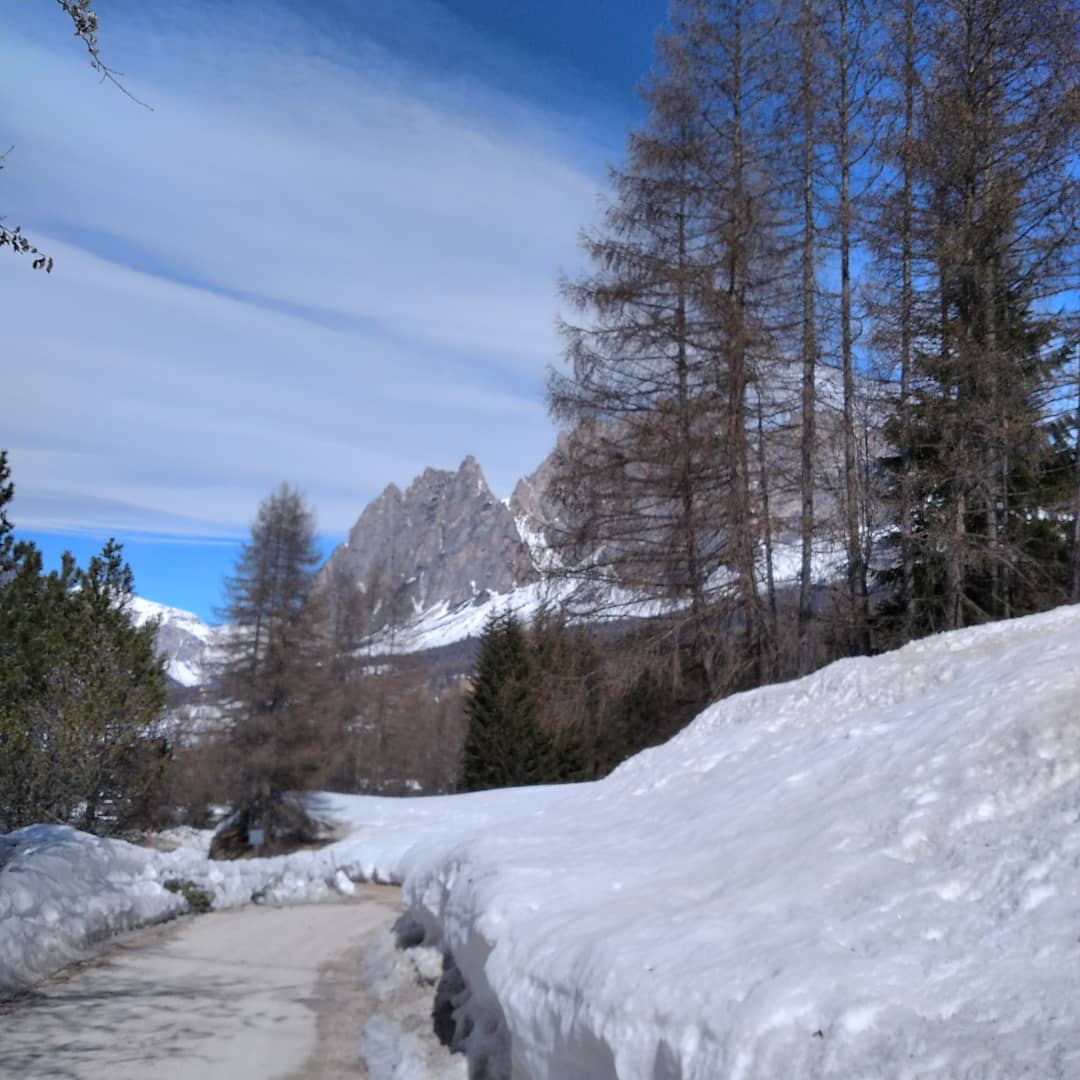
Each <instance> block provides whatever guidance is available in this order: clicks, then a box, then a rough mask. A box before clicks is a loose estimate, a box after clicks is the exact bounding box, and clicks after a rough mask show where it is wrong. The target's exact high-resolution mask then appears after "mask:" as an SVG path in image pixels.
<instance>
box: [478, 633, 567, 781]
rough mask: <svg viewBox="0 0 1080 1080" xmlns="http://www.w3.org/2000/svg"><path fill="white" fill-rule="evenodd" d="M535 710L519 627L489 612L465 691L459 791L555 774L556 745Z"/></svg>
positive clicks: (531, 674)
mask: <svg viewBox="0 0 1080 1080" xmlns="http://www.w3.org/2000/svg"><path fill="white" fill-rule="evenodd" d="M538 713H539V699H538V693H537V687H536V680H535V678H534V672H533V664H532V660H531V657H530V649H529V644H528V641H527V639H526V636H525V632H524V630H523V629H522V627H521V623H520V622H519V621H518V619H517V618H516V616H514V615H513V614H512V613H511V612H503V613H502V614H494V615H492V616H491V617H490V618H489V619H488V621H487V623H486V624H485V626H484V630H483V633H482V634H481V636H480V651H479V654H478V656H477V660H476V672H475V674H474V676H473V682H472V686H471V687H470V689H469V691H468V693H467V694H466V696H465V715H466V717H467V718H468V722H469V730H468V734H467V735H466V738H465V760H464V768H463V770H462V776H461V783H460V787H461V789H462V790H463V791H481V790H484V789H486V788H497V787H522V786H525V785H527V784H542V783H548V782H551V781H554V780H556V779H559V772H560V770H559V755H558V752H557V748H556V746H555V742H554V740H553V739H552V738H551V736H550V735H549V734H548V733H547V732H545V731H544V730H543V729H542V728H541V727H540V723H539V720H538Z"/></svg>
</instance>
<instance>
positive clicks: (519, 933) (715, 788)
mask: <svg viewBox="0 0 1080 1080" xmlns="http://www.w3.org/2000/svg"><path fill="white" fill-rule="evenodd" d="M1078 721H1080V607H1072V608H1062V609H1059V610H1057V611H1054V612H1050V613H1048V614H1045V615H1040V616H1035V617H1033V618H1028V619H1024V620H1017V621H1015V622H1011V623H999V624H996V625H993V626H989V627H984V628H981V629H977V630H969V631H962V632H960V633H956V634H951V635H942V636H939V637H936V638H932V639H927V640H925V641H921V642H916V643H914V644H912V645H909V646H907V647H906V648H904V649H901V650H899V651H897V652H895V653H891V654H888V655H886V656H881V657H877V658H873V659H862V660H851V661H843V662H840V663H837V664H833V665H832V666H830V667H828V668H826V669H824V670H823V671H821V672H818V673H816V674H815V675H812V676H809V677H808V678H805V679H802V680H799V681H797V682H792V683H788V684H785V685H781V686H774V687H768V688H765V689H762V690H758V691H754V692H752V693H748V694H743V695H739V696H736V697H733V698H730V699H728V700H726V701H723V702H721V703H719V704H717V705H716V706H713V707H712V708H710V709H708V710H707V711H706V712H705V713H703V714H702V715H701V716H700V717H699V718H698V719H697V720H696V721H695V722H694V723H693V724H691V725H690V727H688V728H687V729H686V730H685V731H684V732H683V733H682V734H681V735H679V736H677V737H676V738H675V739H673V740H672V741H671V742H669V743H667V744H666V745H664V746H662V747H659V748H656V749H654V750H650V751H647V752H645V753H643V754H640V755H638V756H637V757H635V758H633V759H631V760H630V761H628V762H627V763H625V764H624V765H623V766H622V767H621V768H620V769H618V770H617V771H616V772H615V773H614V774H613V775H612V776H611V777H609V778H608V779H607V780H604V781H601V782H598V783H593V784H583V785H576V786H568V787H548V788H539V789H518V790H511V791H501V792H491V793H481V794H475V795H464V796H449V797H441V798H425V799H405V800H394V799H381V798H362V797H347V796H331V795H325V796H318V797H316V798H315V799H314V800H313V804H314V807H315V808H316V809H317V810H318V811H319V812H321V813H322V814H324V815H325V816H327V817H332V818H334V819H336V820H337V821H338V822H339V823H340V824H341V825H342V827H343V828H347V829H348V830H349V835H347V836H346V837H345V838H344V839H343V840H341V841H339V842H338V843H336V844H333V845H331V846H330V847H327V848H324V849H322V850H321V851H316V852H303V853H299V854H297V855H293V856H288V857H285V858H279V859H265V860H251V861H248V862H243V863H233V864H212V863H209V862H207V860H206V859H205V857H204V856H203V855H202V854H201V853H200V852H198V851H197V850H194V849H183V850H179V851H175V852H172V853H169V854H159V853H155V852H147V851H142V850H139V849H136V848H132V847H129V846H128V845H123V844H114V843H110V842H108V841H99V840H94V839H92V838H89V837H84V836H81V835H80V834H76V833H73V832H71V831H70V830H58V829H53V828H50V829H44V828H41V827H38V828H36V829H31V830H24V831H23V832H22V833H15V834H11V835H10V836H9V837H7V838H5V839H4V840H0V863H5V861H6V865H3V868H2V869H0V985H6V986H8V987H9V988H10V987H12V986H17V985H19V983H20V981H27V980H32V979H34V978H38V977H40V976H41V975H43V974H44V973H46V972H47V971H49V970H52V969H54V968H55V967H57V966H58V965H59V964H61V963H63V962H64V961H65V959H67V958H68V957H69V956H71V955H72V954H73V953H74V952H75V951H76V950H77V949H78V948H79V947H81V946H82V945H83V944H85V942H86V940H87V939H89V938H91V937H93V936H94V935H95V934H101V933H104V932H108V931H109V930H112V929H119V928H122V927H125V926H128V925H131V924H132V923H133V922H136V921H139V920H142V919H149V918H155V917H162V916H164V915H167V914H168V913H169V912H170V911H174V910H176V909H177V907H178V906H179V902H178V898H176V897H174V896H173V895H172V894H168V893H166V892H165V891H164V889H163V888H162V884H163V882H164V880H165V879H166V878H167V877H169V876H183V877H187V878H190V879H192V880H193V881H196V882H197V883H199V884H201V885H203V886H204V887H206V888H208V889H209V890H210V891H212V892H213V893H214V896H215V900H216V902H217V903H218V904H219V905H222V904H233V903H241V902H244V901H245V900H246V899H248V898H250V896H251V895H252V893H254V892H261V893H262V894H263V895H264V896H265V897H266V898H268V899H273V900H288V899H290V898H298V897H305V898H312V897H315V898H317V897H318V896H320V895H321V896H325V895H328V894H329V893H330V892H331V891H332V890H335V889H337V890H339V891H347V890H348V888H349V883H350V880H351V879H354V878H358V877H368V878H371V877H378V878H382V879H385V880H397V881H401V882H403V884H404V897H405V906H406V908H407V911H408V914H409V916H410V917H411V918H412V919H413V920H414V921H415V923H416V924H417V925H418V927H421V928H422V929H423V931H424V934H425V944H426V945H428V946H437V947H439V948H441V949H443V950H444V951H445V952H446V953H448V954H449V955H450V956H451V957H452V962H453V964H454V965H456V968H457V972H458V973H459V975H460V977H461V978H462V979H463V980H464V987H465V989H464V990H462V991H461V992H460V993H459V994H458V995H457V996H456V998H455V1001H456V1002H457V1004H458V1006H459V1014H458V1015H459V1020H460V1021H461V1025H460V1030H461V1031H462V1032H463V1031H464V1030H465V1027H466V1026H467V1027H468V1029H469V1031H470V1035H469V1039H468V1040H467V1041H468V1042H469V1043H470V1044H471V1048H472V1050H473V1053H474V1055H475V1056H477V1057H486V1058H487V1059H488V1060H487V1067H488V1073H487V1075H489V1076H491V1077H506V1076H509V1075H511V1073H512V1075H513V1076H514V1077H515V1078H528V1080H556V1078H561V1080H565V1078H567V1077H574V1078H581V1080H616V1078H617V1080H645V1078H650V1080H676V1078H678V1080H714V1078H716V1077H725V1078H732V1080H750V1078H778V1080H779V1078H783V1080H787V1078H790V1077H799V1078H837V1080H839V1078H841V1077H842V1078H845V1080H850V1078H856V1077H859V1078H862V1077H875V1078H878V1077H889V1078H897V1080H900V1078H905V1080H915V1078H917V1077H920V1078H929V1077H935V1078H941V1080H945V1078H949V1080H954V1078H962V1077H963V1078H971V1080H975V1078H978V1080H991V1078H1001V1080H1017V1078H1019V1077H1031V1078H1039V1080H1049V1078H1054V1077H1056V1078H1062V1080H1065V1078H1075V1077H1078V1076H1080V963H1078V961H1080V903H1078V899H1077V898H1078V897H1080V727H1078ZM466 1018H467V1019H468V1025H465V1023H464V1021H465V1020H466Z"/></svg>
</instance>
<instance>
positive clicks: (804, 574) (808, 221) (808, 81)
mask: <svg viewBox="0 0 1080 1080" xmlns="http://www.w3.org/2000/svg"><path fill="white" fill-rule="evenodd" d="M816 14H817V13H816V9H815V4H814V0H803V4H802V8H801V11H800V19H801V26H800V35H799V53H800V64H801V72H802V74H801V83H800V90H799V92H800V97H801V98H802V123H803V154H802V189H803V225H802V401H801V408H802V432H801V446H800V459H801V462H800V464H801V470H800V478H799V483H800V487H801V494H802V510H801V514H800V522H799V524H800V534H801V535H800V540H801V545H802V561H801V565H800V568H799V657H798V665H799V671H800V673H802V674H805V673H806V672H808V671H810V670H811V669H812V668H813V664H814V657H813V644H812V641H811V619H812V615H813V610H812V606H813V586H814V583H813V552H814V485H815V482H816V478H815V475H814V472H815V470H814V458H815V447H814V443H815V440H816V438H817V434H816V424H815V416H816V411H817V402H816V387H815V372H816V368H817V350H818V346H817V312H816V305H815V299H816V295H815V293H816V288H817V283H816V280H815V262H814V134H815V127H816V123H817V120H816V112H817V103H816V100H815V94H814V74H815V70H814V69H815V62H814V48H813V46H814V40H813V38H814V34H813V28H814V23H815V18H816Z"/></svg>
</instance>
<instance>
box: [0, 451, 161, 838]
mask: <svg viewBox="0 0 1080 1080" xmlns="http://www.w3.org/2000/svg"><path fill="white" fill-rule="evenodd" d="M12 493H13V489H12V485H11V483H10V476H9V471H8V467H7V459H6V456H5V455H4V453H3V452H2V451H0V832H4V831H9V830H11V829H17V828H21V827H22V826H24V825H30V824H33V823H34V822H57V823H62V824H72V825H78V826H80V827H82V828H84V829H88V830H91V831H93V832H98V833H111V832H116V831H119V830H122V829H124V828H127V827H129V826H134V825H141V824H142V823H143V821H144V819H145V815H146V813H147V812H148V809H149V808H150V806H151V805H152V802H153V798H154V793H155V788H156V787H158V786H160V783H161V779H162V774H163V771H164V768H165V766H166V765H167V757H168V746H167V744H166V743H165V742H164V740H163V738H162V731H161V717H162V710H163V707H164V704H165V673H164V664H163V661H162V660H161V659H160V658H159V657H158V656H157V655H156V650H155V647H154V638H155V634H156V631H157V626H156V624H155V623H152V622H151V623H147V624H145V625H143V626H142V627H136V626H135V625H134V624H133V623H132V621H131V618H130V613H129V611H128V601H129V598H130V596H131V595H132V593H133V591H134V582H133V580H132V575H131V570H130V568H129V567H128V565H127V564H126V563H125V562H124V559H123V552H122V549H121V547H120V545H119V544H117V543H116V542H115V541H111V540H110V541H109V542H108V543H107V544H106V545H105V547H104V549H103V550H102V552H101V554H100V555H97V556H95V557H94V558H93V559H91V560H90V563H89V565H88V566H87V568H86V569H85V570H83V569H80V568H79V567H78V566H77V565H76V563H75V559H74V557H73V556H72V555H71V554H70V553H65V554H64V556H63V558H62V560H61V565H60V568H59V569H58V570H53V571H51V572H49V573H46V572H45V570H44V566H43V562H42V557H41V552H40V551H38V549H37V548H36V547H35V546H34V544H32V543H30V542H28V541H25V540H23V541H19V542H17V543H16V542H14V541H13V537H12V535H11V526H10V524H9V522H8V520H7V517H6V515H5V507H6V504H7V503H8V502H9V501H10V499H11V497H12Z"/></svg>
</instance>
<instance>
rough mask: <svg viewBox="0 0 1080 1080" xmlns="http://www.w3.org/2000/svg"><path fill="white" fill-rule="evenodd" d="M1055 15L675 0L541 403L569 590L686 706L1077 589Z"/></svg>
mask: <svg viewBox="0 0 1080 1080" xmlns="http://www.w3.org/2000/svg"><path fill="white" fill-rule="evenodd" d="M1077 23H1078V11H1077V8H1076V6H1075V4H1072V3H1070V2H1069V0H900V2H898V3H888V4H886V3H881V2H876V0H828V2H825V0H675V2H674V3H673V4H672V8H671V19H670V25H669V27H668V28H667V29H666V30H665V31H664V32H663V33H662V34H661V35H660V37H659V43H658V63H657V66H656V69H655V71H654V72H653V74H652V75H651V76H650V78H649V79H648V80H647V82H646V83H645V87H644V96H645V101H646V104H647V106H648V119H647V122H646V123H645V124H644V125H643V126H642V128H641V129H640V130H638V131H636V132H634V133H633V134H632V135H631V137H630V139H629V143H628V149H627V154H626V160H625V162H624V163H623V164H622V165H621V166H620V167H619V168H617V169H615V170H613V171H612V177H611V180H612V194H611V197H610V199H609V201H608V204H607V208H606V213H605V215H604V218H603V220H602V221H601V223H600V224H599V225H598V226H596V227H594V228H592V229H590V230H587V231H586V233H585V235H584V237H583V245H584V249H585V253H586V255H587V257H588V259H589V262H590V264H591V268H590V269H589V270H587V271H586V272H585V273H583V274H582V275H580V276H579V277H576V278H573V279H570V280H567V281H565V282H564V286H563V292H564V295H565V297H566V299H567V300H568V301H569V303H570V305H571V307H572V309H573V310H574V311H576V313H577V317H576V318H575V319H574V320H573V321H568V322H567V324H566V326H565V327H564V330H565V336H566V340H567V344H568V358H569V367H568V370H566V371H561V372H556V373H554V374H553V375H552V378H551V384H550V397H551V404H552V409H553V412H554V414H555V416H556V417H557V418H558V419H559V420H561V421H562V423H563V425H564V427H565V428H566V432H567V435H566V437H565V438H564V439H563V440H562V442H561V443H560V447H561V450H560V455H559V465H558V469H557V476H556V490H555V494H556V496H557V498H558V500H559V502H560V504H561V506H562V508H563V511H564V514H563V520H564V521H565V522H566V523H567V524H566V526H565V528H564V529H563V531H562V534H561V536H560V538H559V547H560V549H561V551H562V552H563V554H564V556H565V557H564V559H563V573H564V575H565V576H567V577H568V578H570V579H572V580H574V581H575V582H577V583H578V584H579V585H580V586H581V589H580V606H581V610H588V609H589V607H590V606H591V607H592V608H593V609H594V610H595V611H597V612H599V611H607V612H609V613H610V612H611V611H612V610H613V608H614V607H615V606H616V605H618V604H624V605H626V606H627V608H628V609H633V608H635V607H638V608H640V602H641V599H642V598H643V597H646V598H650V599H652V600H654V601H655V602H656V603H657V605H659V607H660V608H661V609H662V610H665V611H667V612H668V613H669V617H668V618H667V619H666V620H664V632H665V633H667V634H669V635H671V636H672V637H673V638H675V639H677V641H678V646H677V647H678V648H679V649H680V651H681V652H682V653H683V654H684V655H685V656H686V657H687V658H688V660H689V662H690V663H691V665H692V667H693V670H694V672H695V673H696V677H697V679H698V680H699V682H700V684H701V686H702V693H703V696H704V697H712V696H715V695H717V694H719V693H723V692H726V691H729V690H731V689H735V688H740V687H747V686H753V685H758V684H760V683H762V682H767V681H771V680H773V679H776V678H784V677H790V676H792V675H795V674H800V673H805V672H807V671H810V670H813V669H814V668H815V667H818V666H820V665H821V664H822V663H824V662H827V661H828V660H830V659H833V658H835V657H838V656H845V655H856V654H864V653H868V652H872V651H877V650H881V649H884V648H888V647H891V646H894V645H896V644H899V643H902V642H903V641H906V640H909V639H911V638H912V637H916V636H919V635H921V634H926V633H929V632H934V631H938V630H948V629H954V628H957V627H962V626H967V625H972V624H976V623H980V622H984V621H987V620H991V619H997V618H1005V617H1009V616H1012V615H1020V614H1025V613H1028V612H1032V611H1037V610H1040V609H1043V608H1046V607H1049V606H1053V605H1054V604H1058V603H1062V602H1064V601H1066V600H1068V599H1070V598H1071V599H1074V600H1076V599H1080V524H1078V520H1080V460H1078V455H1077V439H1078V428H1077V407H1078V395H1080V371H1078V364H1080V337H1078V323H1077V302H1076V301H1077V291H1076V290H1077V286H1078V277H1077V272H1078V265H1080V261H1078V259H1080V251H1078V247H1077V236H1078V230H1077V210H1078V201H1077V194H1078V179H1077V178H1078V173H1077V145H1078V143H1077V122H1078V118H1080V90H1078V84H1077V76H1076V73H1077V71H1078V70H1080V52H1078V50H1077V43H1078V38H1077ZM583 552H584V553H589V554H590V557H589V558H586V559H582V558H580V555H581V554H582V553H583Z"/></svg>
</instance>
